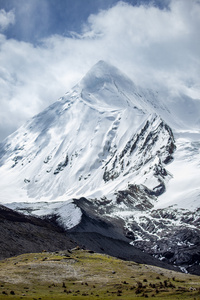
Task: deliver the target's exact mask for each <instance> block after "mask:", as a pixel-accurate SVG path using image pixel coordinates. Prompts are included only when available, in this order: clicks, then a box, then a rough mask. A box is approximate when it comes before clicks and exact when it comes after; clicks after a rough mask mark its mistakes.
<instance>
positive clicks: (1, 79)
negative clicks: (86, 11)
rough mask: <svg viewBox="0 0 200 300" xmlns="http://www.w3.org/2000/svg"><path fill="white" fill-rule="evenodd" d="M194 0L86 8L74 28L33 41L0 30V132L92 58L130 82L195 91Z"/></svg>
mask: <svg viewBox="0 0 200 300" xmlns="http://www.w3.org/2000/svg"><path fill="white" fill-rule="evenodd" d="M199 28H200V3H199V1H198V0H190V1H188V0H172V1H171V4H170V9H168V10H167V9H165V10H160V9H159V8H156V7H154V6H150V5H149V6H142V5H141V6H137V7H134V6H131V5H128V4H124V3H123V2H120V3H118V4H117V5H116V6H114V7H112V8H111V9H109V10H107V11H101V12H100V13H99V14H97V15H92V16H90V17H89V19H88V23H87V24H85V25H84V27H83V32H82V34H81V35H79V36H76V35H74V36H73V37H71V38H69V37H68V38H66V37H61V36H52V37H50V38H48V39H46V40H44V41H43V42H42V43H41V45H38V46H33V45H32V44H29V43H25V42H19V41H16V40H7V39H6V38H5V36H4V35H1V36H0V47H1V50H0V66H1V67H0V105H1V111H0V128H1V132H0V139H1V138H3V137H5V136H6V135H7V134H9V133H10V132H11V131H12V130H14V129H16V128H17V127H18V126H19V125H21V124H22V123H23V122H24V121H25V120H26V119H27V118H29V117H31V116H32V115H34V114H36V113H38V112H39V111H41V110H42V109H43V108H44V107H46V106H47V105H49V104H50V103H52V102H54V101H56V100H57V99H58V98H59V97H60V96H62V95H63V94H64V93H65V92H66V91H67V90H68V89H69V88H70V87H72V86H73V85H74V84H75V83H76V82H77V81H78V80H80V79H81V77H82V76H84V74H85V73H86V72H87V71H88V70H89V68H90V67H92V65H93V64H95V63H96V62H97V61H98V60H100V59H104V60H107V61H108V62H110V63H112V64H114V65H116V66H117V67H119V68H120V69H121V70H122V71H124V72H125V73H126V74H127V75H129V76H130V77H131V78H132V79H133V80H134V81H135V83H136V84H140V85H143V86H146V87H151V88H154V89H157V90H167V89H168V90H170V92H173V93H179V92H180V91H181V92H185V93H187V94H188V95H191V96H194V97H198V98H200V85H199V78H200V59H199V56H200V39H199Z"/></svg>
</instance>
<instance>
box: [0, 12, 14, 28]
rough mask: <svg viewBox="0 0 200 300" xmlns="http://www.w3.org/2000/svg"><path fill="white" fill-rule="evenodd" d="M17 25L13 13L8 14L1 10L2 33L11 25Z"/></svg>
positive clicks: (0, 24) (0, 23)
mask: <svg viewBox="0 0 200 300" xmlns="http://www.w3.org/2000/svg"><path fill="white" fill-rule="evenodd" d="M14 23H15V14H14V12H13V11H9V12H6V11H5V10H4V9H1V10H0V31H4V30H5V29H6V28H7V27H8V26H9V25H11V24H12V25H13V24H14Z"/></svg>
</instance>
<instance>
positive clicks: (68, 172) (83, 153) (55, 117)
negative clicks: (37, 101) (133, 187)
mask: <svg viewBox="0 0 200 300" xmlns="http://www.w3.org/2000/svg"><path fill="white" fill-rule="evenodd" d="M141 99H142V100H141ZM144 103H145V99H143V98H141V96H140V97H139V96H138V95H137V92H136V88H135V86H134V84H133V83H132V82H131V81H130V80H129V79H127V78H126V77H125V76H124V75H122V74H121V73H120V72H119V71H118V70H117V69H115V68H114V67H112V66H109V65H108V64H106V63H104V62H99V63H98V64H97V65H95V66H94V68H93V69H92V70H91V71H90V72H89V73H88V74H87V75H86V76H85V77H84V78H83V80H82V81H81V82H80V83H79V84H78V85H77V86H76V87H75V88H73V89H72V90H71V91H70V92H69V93H67V94H66V95H65V96H64V97H63V98H61V99H60V100H59V101H57V102H56V103H55V104H53V105H52V106H50V107H49V108H47V109H46V110H45V111H43V112H42V113H40V114H39V115H37V116H35V117H34V118H33V119H31V120H30V121H29V122H28V123H27V124H26V125H25V126H23V127H21V128H20V129H19V130H18V131H17V132H15V133H14V134H13V135H11V136H10V137H8V139H7V140H6V141H5V142H4V143H3V144H2V146H1V150H0V153H1V161H0V164H1V174H2V179H3V180H2V181H1V188H0V190H1V195H0V201H2V202H11V201H35V200H36V199H38V200H41V199H45V200H47V201H49V200H57V199H58V197H61V196H63V195H64V199H65V200H66V199H68V198H71V197H75V196H76V197H78V196H83V195H84V196H89V195H91V194H97V195H104V193H106V191H107V190H111V191H113V190H114V188H115V186H116V185H118V184H119V183H118V182H113V183H112V185H111V186H110V185H109V184H105V181H104V180H103V174H104V168H105V165H106V163H107V162H108V161H109V160H110V159H111V158H112V156H113V155H114V153H115V152H116V149H117V151H118V153H120V151H122V150H123V149H124V147H125V145H126V143H127V141H129V140H131V138H132V137H133V136H134V134H135V133H136V132H137V131H138V130H140V128H141V127H142V126H143V123H144V122H146V119H147V118H148V117H149V113H148V112H147V109H146V107H147V105H146V104H145V105H143V104H144ZM10 182H12V185H11V184H10ZM124 182H126V180H122V178H121V180H120V186H121V185H122V186H123V185H124ZM104 189H105V191H104ZM95 191H96V192H97V193H95ZM31 199H32V200H31Z"/></svg>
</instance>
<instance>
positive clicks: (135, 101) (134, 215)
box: [0, 61, 200, 267]
mask: <svg viewBox="0 0 200 300" xmlns="http://www.w3.org/2000/svg"><path fill="white" fill-rule="evenodd" d="M186 110H187V111H186ZM199 116H200V101H199V100H194V99H188V98H187V97H186V96H182V97H181V98H180V97H177V99H170V100H166V99H164V98H163V97H161V96H160V97H159V94H158V93H154V92H152V91H150V90H144V89H142V88H140V87H136V86H135V85H134V83H133V82H132V81H131V80H130V79H129V78H127V76H126V75H124V74H123V73H122V72H121V71H119V70H118V69H116V68H115V67H113V66H111V65H109V64H107V63H106V62H104V61H100V62H98V63H97V64H96V65H95V66H94V67H93V68H92V69H91V70H90V71H89V72H88V73H87V74H86V76H85V77H84V78H83V79H82V80H81V81H80V82H79V83H78V84H77V85H76V86H75V87H74V88H72V89H71V91H69V92H68V93H66V94H65V95H64V97H62V98H61V99H59V100H58V101H57V102H55V103H54V104H53V105H51V106H50V107H48V108H47V109H46V110H44V111H43V112H41V113H40V114H38V115H37V116H35V117H34V118H32V119H31V120H30V121H29V122H27V123H26V124H25V125H24V126H22V127H21V128H19V130H17V131H16V132H15V133H13V134H12V135H11V136H9V137H8V138H7V139H6V140H4V142H3V143H2V144H1V146H0V174H1V182H0V202H1V203H2V204H4V205H6V206H9V207H11V208H14V209H17V210H26V211H28V212H33V213H34V214H37V215H42V216H44V215H52V214H54V215H56V216H57V221H58V222H59V223H60V224H62V225H63V226H64V227H65V228H66V229H71V230H73V228H79V226H80V224H81V220H82V218H83V215H84V214H85V213H86V212H87V215H90V216H91V217H94V216H98V218H100V219H103V220H108V219H110V218H111V219H112V220H121V221H122V223H120V224H122V225H120V226H121V227H122V231H123V234H122V235H123V236H124V238H126V239H127V238H128V239H129V240H130V242H131V243H132V244H134V245H137V246H138V247H140V248H142V249H144V250H146V251H148V252H150V253H151V254H154V255H156V256H157V257H158V258H163V259H166V260H168V261H170V262H173V263H177V264H183V265H184V266H186V267H187V266H188V264H189V261H190V262H191V263H190V264H194V263H196V261H197V263H199V258H200V257H199V256H200V255H199V254H198V251H199V248H198V247H199V246H200V245H199V244H198V243H199V239H197V238H196V237H200V232H199V230H200V229H199V225H200V222H199V218H200V216H199V211H200V185H199V178H200V176H199V175H200V164H199V161H200V150H199V148H200V147H199V146H200V131H199V129H198V125H199V123H200V117H199ZM184 118H185V119H184ZM78 199H82V200H81V201H79V200H78ZM83 199H85V202H84V201H83ZM86 202H87V204H88V203H89V205H86V204H84V203H86ZM85 205H86V206H85ZM81 228H82V229H81V230H86V229H83V226H82V227H81ZM74 230H75V229H74ZM77 230H78V229H77ZM87 230H89V229H88V228H87ZM92 230H94V228H93V229H92ZM182 231H183V232H184V233H185V232H187V234H186V233H185V234H181V233H182ZM104 234H105V235H106V234H107V235H109V231H108V232H107V233H106V232H105V233H104ZM122 235H121V237H122ZM170 236H171V243H169V237H170ZM118 237H119V236H118ZM172 237H173V238H172ZM122 238H123V237H122ZM183 248H184V249H185V250H184V251H185V252H186V250H187V253H190V252H188V249H189V248H190V249H193V251H192V252H191V253H192V254H191V257H190V258H188V259H187V261H184V259H185V256H184V255H183V256H184V259H182V260H181V261H180V258H179V255H178V254H177V253H180V251H178V250H177V249H183ZM194 248H195V250H194ZM166 253H167V254H166ZM169 253H170V254H169ZM188 255H190V254H188ZM198 255H199V256H198ZM195 259H196V260H195Z"/></svg>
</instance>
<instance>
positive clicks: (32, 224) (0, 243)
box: [0, 206, 76, 259]
mask: <svg viewBox="0 0 200 300" xmlns="http://www.w3.org/2000/svg"><path fill="white" fill-rule="evenodd" d="M0 227H1V230H0V259H3V258H7V257H11V256H15V255H19V254H22V253H28V252H42V251H43V250H46V251H57V250H64V249H68V248H72V247H74V246H76V243H75V242H74V241H73V240H72V239H71V238H69V237H68V236H66V233H64V232H63V230H62V229H61V228H60V227H59V226H57V225H56V224H53V223H51V222H49V221H47V220H42V219H39V218H35V217H32V216H25V215H23V214H21V213H17V212H14V211H13V210H11V209H8V208H6V207H4V206H0Z"/></svg>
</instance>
